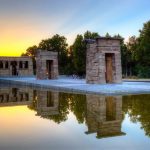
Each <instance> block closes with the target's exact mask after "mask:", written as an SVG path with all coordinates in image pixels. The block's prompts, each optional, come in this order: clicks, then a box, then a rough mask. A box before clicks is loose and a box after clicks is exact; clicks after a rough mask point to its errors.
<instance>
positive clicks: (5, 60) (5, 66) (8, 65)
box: [0, 56, 33, 77]
mask: <svg viewBox="0 0 150 150" xmlns="http://www.w3.org/2000/svg"><path fill="white" fill-rule="evenodd" d="M32 75H33V62H32V59H31V58H30V57H28V56H23V57H3V56H0V76H4V77H6V76H8V77H10V76H32Z"/></svg>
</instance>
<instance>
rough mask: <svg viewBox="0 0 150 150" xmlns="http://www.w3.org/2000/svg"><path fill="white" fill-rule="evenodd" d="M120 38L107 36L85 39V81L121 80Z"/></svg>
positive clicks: (116, 81)
mask: <svg viewBox="0 0 150 150" xmlns="http://www.w3.org/2000/svg"><path fill="white" fill-rule="evenodd" d="M120 40H121V39H117V38H107V37H99V38H97V39H96V40H87V56H86V82H87V83H97V84H98V83H121V82H122V71H121V70H122V69H121V54H120Z"/></svg>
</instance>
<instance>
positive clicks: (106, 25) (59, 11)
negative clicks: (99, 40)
mask: <svg viewBox="0 0 150 150" xmlns="http://www.w3.org/2000/svg"><path fill="white" fill-rule="evenodd" d="M149 7H150V1H149V0H0V33H1V34H0V44H2V45H3V47H2V46H1V47H0V51H2V49H7V50H8V49H9V48H8V46H5V45H7V43H8V44H9V43H10V45H11V47H12V48H16V47H17V46H16V45H15V43H16V44H18V47H17V48H16V50H18V48H19V47H20V49H21V51H24V49H25V48H27V47H28V46H30V45H31V46H32V45H33V44H38V42H39V41H40V40H41V39H44V38H48V37H51V36H52V35H54V34H60V35H64V36H66V37H67V39H68V42H69V44H72V42H73V40H74V38H75V36H76V35H77V34H82V33H84V32H85V31H86V30H90V31H94V32H98V33H99V34H100V35H105V34H106V32H109V33H110V34H111V35H114V34H118V33H119V34H120V35H122V36H123V37H124V38H125V39H126V40H127V39H128V37H129V36H132V35H136V36H137V35H138V33H139V32H138V30H139V29H140V28H142V26H143V23H144V22H146V21H148V20H150V8H149ZM11 41H14V42H13V43H12V42H11ZM0 54H1V53H0Z"/></svg>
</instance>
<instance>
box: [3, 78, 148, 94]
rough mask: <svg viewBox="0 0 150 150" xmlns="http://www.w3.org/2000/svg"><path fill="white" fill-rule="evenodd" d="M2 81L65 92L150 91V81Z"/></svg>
mask: <svg viewBox="0 0 150 150" xmlns="http://www.w3.org/2000/svg"><path fill="white" fill-rule="evenodd" d="M0 83H9V84H17V85H27V86H32V87H40V88H48V89H53V90H58V91H63V92H65V91H66V92H73V93H84V94H87V93H89V94H92V93H93V94H104V95H125V94H146V93H150V82H137V81H134V82H131V81H130V82H127V81H124V82H123V83H121V84H86V81H85V80H84V79H72V78H59V79H56V80H37V79H36V78H34V77H26V78H25V77H23V78H21V77H20V78H19V77H18V78H15V77H13V78H0Z"/></svg>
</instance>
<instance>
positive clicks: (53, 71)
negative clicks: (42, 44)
mask: <svg viewBox="0 0 150 150" xmlns="http://www.w3.org/2000/svg"><path fill="white" fill-rule="evenodd" d="M36 76H37V79H41V80H43V79H57V77H58V53H57V52H52V51H44V50H38V52H37V56H36Z"/></svg>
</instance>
